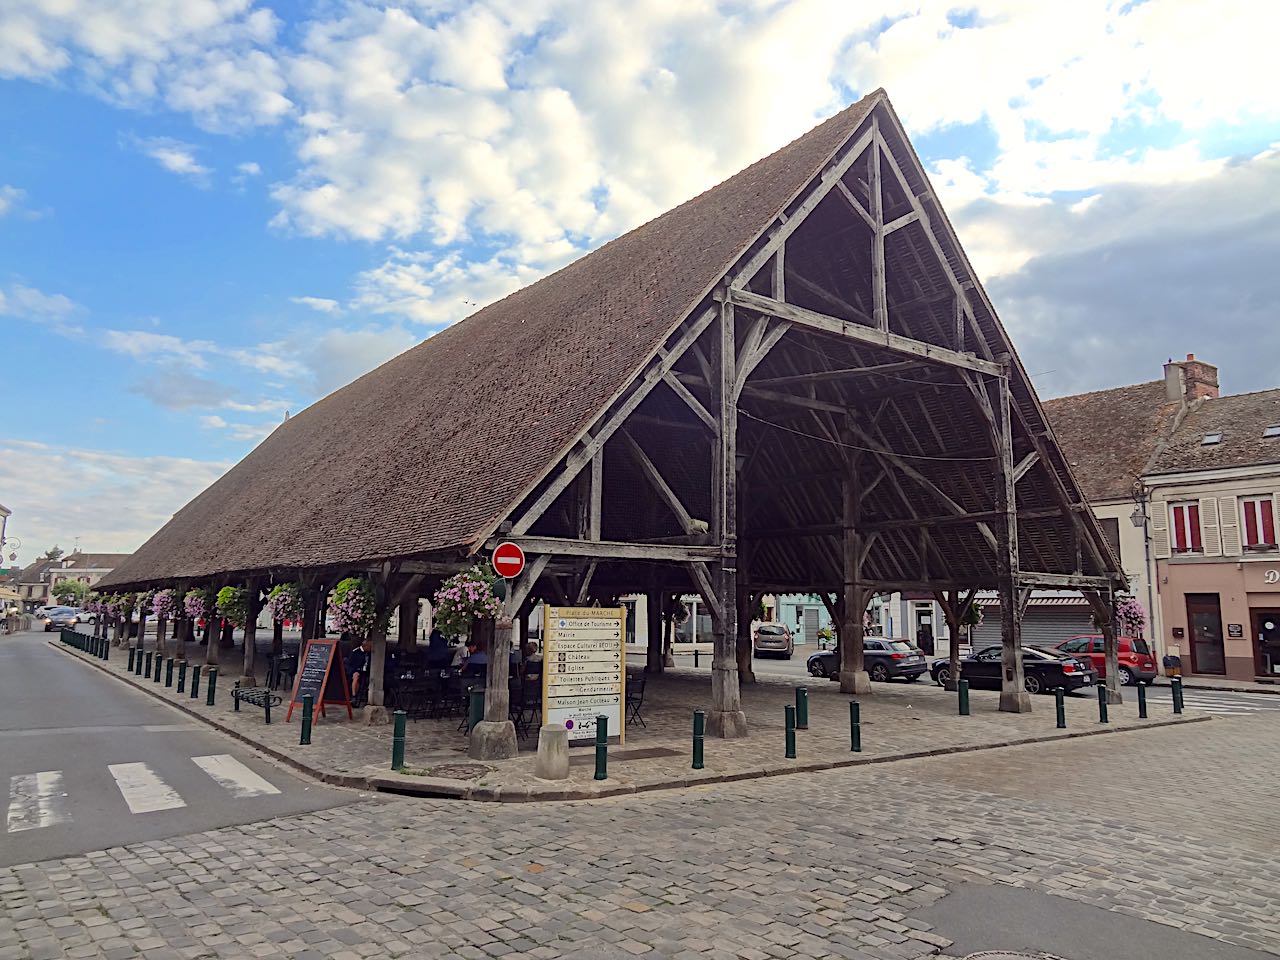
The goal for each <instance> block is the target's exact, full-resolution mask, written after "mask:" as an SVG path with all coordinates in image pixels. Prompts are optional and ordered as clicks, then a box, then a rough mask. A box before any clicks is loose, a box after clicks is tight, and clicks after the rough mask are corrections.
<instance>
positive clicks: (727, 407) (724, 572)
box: [692, 300, 747, 739]
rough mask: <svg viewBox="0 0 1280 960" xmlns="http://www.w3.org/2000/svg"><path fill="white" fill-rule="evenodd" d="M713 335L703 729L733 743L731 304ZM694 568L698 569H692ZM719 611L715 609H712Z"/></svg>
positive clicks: (743, 731)
mask: <svg viewBox="0 0 1280 960" xmlns="http://www.w3.org/2000/svg"><path fill="white" fill-rule="evenodd" d="M719 310H720V317H719V324H718V331H717V333H718V336H717V337H716V338H715V341H714V342H715V344H716V349H715V354H716V356H715V365H716V367H717V368H718V371H719V378H718V379H717V381H716V382H715V384H714V389H713V393H714V398H713V399H714V401H715V402H714V404H713V405H714V406H715V408H716V410H717V413H718V416H719V418H720V443H719V444H718V445H717V446H716V455H715V456H714V457H712V463H713V467H712V469H713V470H714V471H715V475H714V477H713V478H712V485H713V490H714V491H715V499H714V510H713V514H714V517H713V519H714V529H713V533H714V534H715V537H716V539H717V540H718V542H719V545H720V560H719V562H718V563H716V565H715V573H714V576H713V577H712V578H711V589H712V591H713V592H714V594H716V595H713V596H711V597H707V605H708V606H710V607H711V608H712V611H713V613H718V615H717V616H714V617H713V620H712V638H713V640H714V650H713V652H712V657H711V709H710V711H708V713H707V731H708V733H710V734H711V735H712V736H719V737H724V738H726V739H733V738H737V737H745V736H746V735H747V715H746V714H745V713H744V712H743V711H742V690H741V688H740V686H739V677H738V651H737V637H738V569H737V566H738V563H737V560H738V463H737V455H738V442H737V441H738V405H737V402H736V400H735V395H734V385H735V380H736V377H737V368H736V367H737V364H736V361H737V335H736V327H735V324H734V315H733V314H734V309H733V304H732V303H730V302H728V301H727V300H722V301H720V304H719ZM692 566H694V567H696V566H697V565H696V564H694V565H692ZM717 606H718V607H719V609H718V611H717V610H716V608H717Z"/></svg>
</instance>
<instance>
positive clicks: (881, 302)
mask: <svg viewBox="0 0 1280 960" xmlns="http://www.w3.org/2000/svg"><path fill="white" fill-rule="evenodd" d="M871 129H872V131H873V133H874V134H875V141H874V142H873V143H872V144H871V157H870V163H869V167H868V170H867V177H868V183H869V187H870V190H871V219H872V221H874V222H873V224H872V237H871V297H872V304H873V306H872V311H871V315H872V317H873V318H874V319H875V324H876V329H877V330H883V331H886V332H887V331H888V329H889V307H888V296H887V294H886V292H885V269H884V235H885V230H884V192H883V190H882V185H881V181H880V120H879V118H878V117H877V116H876V115H875V114H874V113H873V114H872V115H871Z"/></svg>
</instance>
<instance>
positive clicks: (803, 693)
mask: <svg viewBox="0 0 1280 960" xmlns="http://www.w3.org/2000/svg"><path fill="white" fill-rule="evenodd" d="M796 729H797V730H808V729H809V688H808V687H796Z"/></svg>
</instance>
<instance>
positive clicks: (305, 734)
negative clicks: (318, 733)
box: [298, 693, 311, 747]
mask: <svg viewBox="0 0 1280 960" xmlns="http://www.w3.org/2000/svg"><path fill="white" fill-rule="evenodd" d="M309 743H311V694H309V693H308V694H304V695H303V697H302V735H301V736H300V737H298V745H299V746H303V747H305V746H307V745H308V744H309Z"/></svg>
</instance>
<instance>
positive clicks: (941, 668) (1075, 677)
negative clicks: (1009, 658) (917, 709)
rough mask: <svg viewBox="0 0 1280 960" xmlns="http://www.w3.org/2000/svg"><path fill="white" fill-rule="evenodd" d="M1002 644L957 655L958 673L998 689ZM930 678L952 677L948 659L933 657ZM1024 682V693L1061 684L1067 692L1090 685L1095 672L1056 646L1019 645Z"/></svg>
mask: <svg viewBox="0 0 1280 960" xmlns="http://www.w3.org/2000/svg"><path fill="white" fill-rule="evenodd" d="M1002 670H1003V666H1002V662H1001V648H1000V647H999V646H994V647H984V648H983V649H981V650H979V651H978V652H977V653H971V654H969V655H968V656H966V657H961V658H960V676H962V677H963V678H964V679H966V680H968V681H969V684H970V686H974V687H992V688H995V689H997V690H998V689H1000V683H1001V672H1002ZM929 672H930V674H931V675H932V676H933V682H934V683H936V684H938V685H939V686H941V685H942V684H944V683H946V682H947V681H948V680H949V679H950V678H951V661H950V660H935V661H933V665H932V666H931V667H930V668H929ZM1022 674H1023V686H1025V687H1026V689H1027V693H1049V692H1050V691H1052V690H1054V689H1055V688H1057V687H1062V689H1064V690H1066V691H1067V692H1068V693H1070V692H1071V691H1072V690H1079V689H1080V688H1081V687H1093V686H1094V685H1095V684H1096V683H1097V682H1098V674H1097V671H1095V670H1094V669H1093V668H1092V667H1091V666H1089V665H1088V663H1086V662H1084V661H1082V660H1078V659H1076V658H1075V657H1072V656H1068V655H1067V654H1065V653H1061V652H1059V651H1057V650H1048V649H1044V648H1042V647H1023V648H1022Z"/></svg>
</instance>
